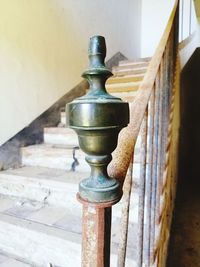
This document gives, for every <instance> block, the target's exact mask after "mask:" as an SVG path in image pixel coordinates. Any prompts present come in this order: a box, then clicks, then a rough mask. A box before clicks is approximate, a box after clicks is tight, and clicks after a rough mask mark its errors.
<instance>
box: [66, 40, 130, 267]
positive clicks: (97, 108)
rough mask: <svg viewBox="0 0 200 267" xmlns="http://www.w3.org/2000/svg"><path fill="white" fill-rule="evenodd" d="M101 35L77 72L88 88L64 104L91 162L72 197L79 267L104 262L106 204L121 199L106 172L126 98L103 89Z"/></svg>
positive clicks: (124, 118)
mask: <svg viewBox="0 0 200 267" xmlns="http://www.w3.org/2000/svg"><path fill="white" fill-rule="evenodd" d="M105 56H106V45H105V39H104V37H102V36H94V37H92V38H91V39H90V45H89V61H90V64H89V68H88V69H87V70H86V71H85V72H84V73H83V77H84V78H86V79H87V81H88V82H89V85H90V88H89V91H88V93H87V94H86V95H85V96H82V97H80V98H78V99H75V100H74V101H73V102H71V103H69V104H68V105H67V106H66V109H67V111H66V112H67V114H68V115H69V117H68V119H69V121H68V125H69V126H70V127H71V128H72V129H74V130H75V131H76V133H77V134H78V139H79V145H80V148H81V149H82V150H83V151H84V152H85V153H86V154H87V156H86V161H87V162H88V163H89V165H90V167H91V173H90V176H89V178H87V179H84V180H83V181H81V182H80V184H79V193H78V194H77V197H78V200H79V201H80V202H81V203H82V204H83V220H82V229H83V232H82V267H89V266H92V267H109V266H110V236H111V214H112V213H111V212H112V205H114V204H115V203H116V202H118V201H119V200H120V198H121V189H120V185H119V183H118V182H117V181H116V180H115V179H111V178H110V177H109V176H108V173H107V166H108V164H109V162H110V161H111V159H112V156H111V153H112V152H113V151H114V149H115V148H116V146H117V139H118V134H119V132H120V130H121V129H122V128H123V127H126V125H127V124H128V123H129V107H128V103H124V102H122V101H121V99H119V98H116V97H114V96H111V95H110V94H108V93H107V92H106V88H105V82H106V80H107V79H108V78H109V77H110V76H111V75H112V73H111V72H110V70H108V69H107V68H106V67H105V64H104V59H105Z"/></svg>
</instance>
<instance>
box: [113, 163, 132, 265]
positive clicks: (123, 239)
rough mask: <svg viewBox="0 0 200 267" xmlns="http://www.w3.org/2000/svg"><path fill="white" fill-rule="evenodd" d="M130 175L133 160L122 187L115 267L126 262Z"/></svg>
mask: <svg viewBox="0 0 200 267" xmlns="http://www.w3.org/2000/svg"><path fill="white" fill-rule="evenodd" d="M132 175H133V159H131V163H130V166H129V169H128V173H127V175H126V178H125V181H124V185H123V203H124V204H123V207H122V211H121V222H120V231H119V232H120V238H119V245H118V258H117V267H124V266H125V261H126V248H127V237H128V223H129V209H130V198H131V189H132V178H133V177H132Z"/></svg>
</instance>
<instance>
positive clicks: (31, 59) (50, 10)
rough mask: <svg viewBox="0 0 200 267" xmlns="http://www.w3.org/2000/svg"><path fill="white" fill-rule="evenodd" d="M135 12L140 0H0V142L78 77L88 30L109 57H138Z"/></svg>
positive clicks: (138, 18)
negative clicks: (118, 54)
mask: <svg viewBox="0 0 200 267" xmlns="http://www.w3.org/2000/svg"><path fill="white" fill-rule="evenodd" d="M139 13H140V1H139V0H118V1H116V0H101V1H99V0H84V1H83V0H17V1H16V0H9V1H8V0H0V125H1V130H0V145H1V144H3V143H4V142H5V141H7V140H8V139H9V138H11V137H12V136H13V135H15V134H16V133H17V132H18V131H20V130H21V129H23V128H24V127H25V126H27V125H28V124H29V123H30V122H31V121H32V120H33V119H35V118H36V117H37V116H39V115H40V114H41V113H42V112H43V111H45V110H46V109H47V108H48V107H49V106H51V105H52V104H53V103H54V102H55V101H56V100H58V99H59V98H60V97H61V96H62V95H64V94H65V93H66V92H67V91H69V90H70V89H71V88H72V87H74V86H75V85H76V84H77V83H79V82H80V81H81V78H80V75H81V73H82V71H83V70H84V69H85V67H86V66H87V46H88V39H89V37H90V36H92V35H96V34H100V35H104V36H105V37H106V39H107V46H108V58H109V57H111V56H112V55H114V54H115V53H116V52H118V51H120V52H122V53H124V55H125V56H127V57H129V58H134V57H138V55H139V52H140V51H139V47H140V45H139V44H140V38H139V36H138V29H139V24H140V16H139ZM133 26H134V27H133Z"/></svg>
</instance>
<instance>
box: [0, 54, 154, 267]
mask: <svg viewBox="0 0 200 267" xmlns="http://www.w3.org/2000/svg"><path fill="white" fill-rule="evenodd" d="M148 64H149V58H145V59H141V60H138V61H122V62H120V63H119V66H116V67H114V68H113V73H114V76H113V77H112V78H110V79H109V80H108V82H107V86H106V87H107V91H108V92H109V93H111V94H112V95H115V96H117V97H120V98H122V99H123V100H124V101H128V102H131V101H133V100H134V97H135V95H136V93H137V90H138V88H139V86H140V84H141V81H142V80H143V77H144V75H145V72H146V70H147V68H148ZM139 143H140V138H138V142H137V144H136V148H135V155H134V157H135V158H134V164H135V167H134V174H133V175H134V182H135V185H137V177H138V163H139V158H138V155H139V145H140V144H139ZM21 156H22V167H21V168H19V169H12V170H7V171H2V172H0V252H1V254H0V266H1V267H2V266H6V267H10V266H13V267H17V266H19V267H23V266H24V267H25V266H38V267H39V266H40V267H43V266H45V267H47V266H53V267H68V266H70V265H73V266H75V267H78V266H81V212H82V207H81V205H80V204H79V203H78V201H77V200H76V193H77V191H78V183H79V181H80V180H81V179H83V178H85V177H87V175H88V173H89V166H88V164H87V163H86V162H85V159H84V157H85V155H84V153H83V152H82V151H81V150H80V149H79V147H78V140H77V136H76V134H75V133H74V132H73V131H72V130H71V129H68V128H66V115H65V112H64V111H63V110H62V111H61V118H60V123H59V125H58V127H55V128H45V129H44V143H43V144H39V145H33V146H28V147H23V148H22V149H21ZM123 201H124V200H123V198H122V200H121V201H120V203H119V204H117V205H115V206H114V207H113V217H112V247H111V266H116V262H117V246H118V242H119V223H120V217H121V207H122V205H123ZM137 223H138V190H137V186H134V188H133V191H132V196H131V208H130V224H129V233H130V236H131V238H130V239H129V240H128V249H127V266H132V267H133V266H136V261H135V259H136V245H135V238H136V233H135V232H136V231H135V229H136V227H137ZM134 236H135V238H133V237H134Z"/></svg>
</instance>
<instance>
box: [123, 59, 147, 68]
mask: <svg viewBox="0 0 200 267" xmlns="http://www.w3.org/2000/svg"><path fill="white" fill-rule="evenodd" d="M148 65H149V62H146V61H138V62H131V61H130V62H126V63H121V64H119V65H118V67H120V68H122V69H128V68H132V69H137V68H147V67H148Z"/></svg>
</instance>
